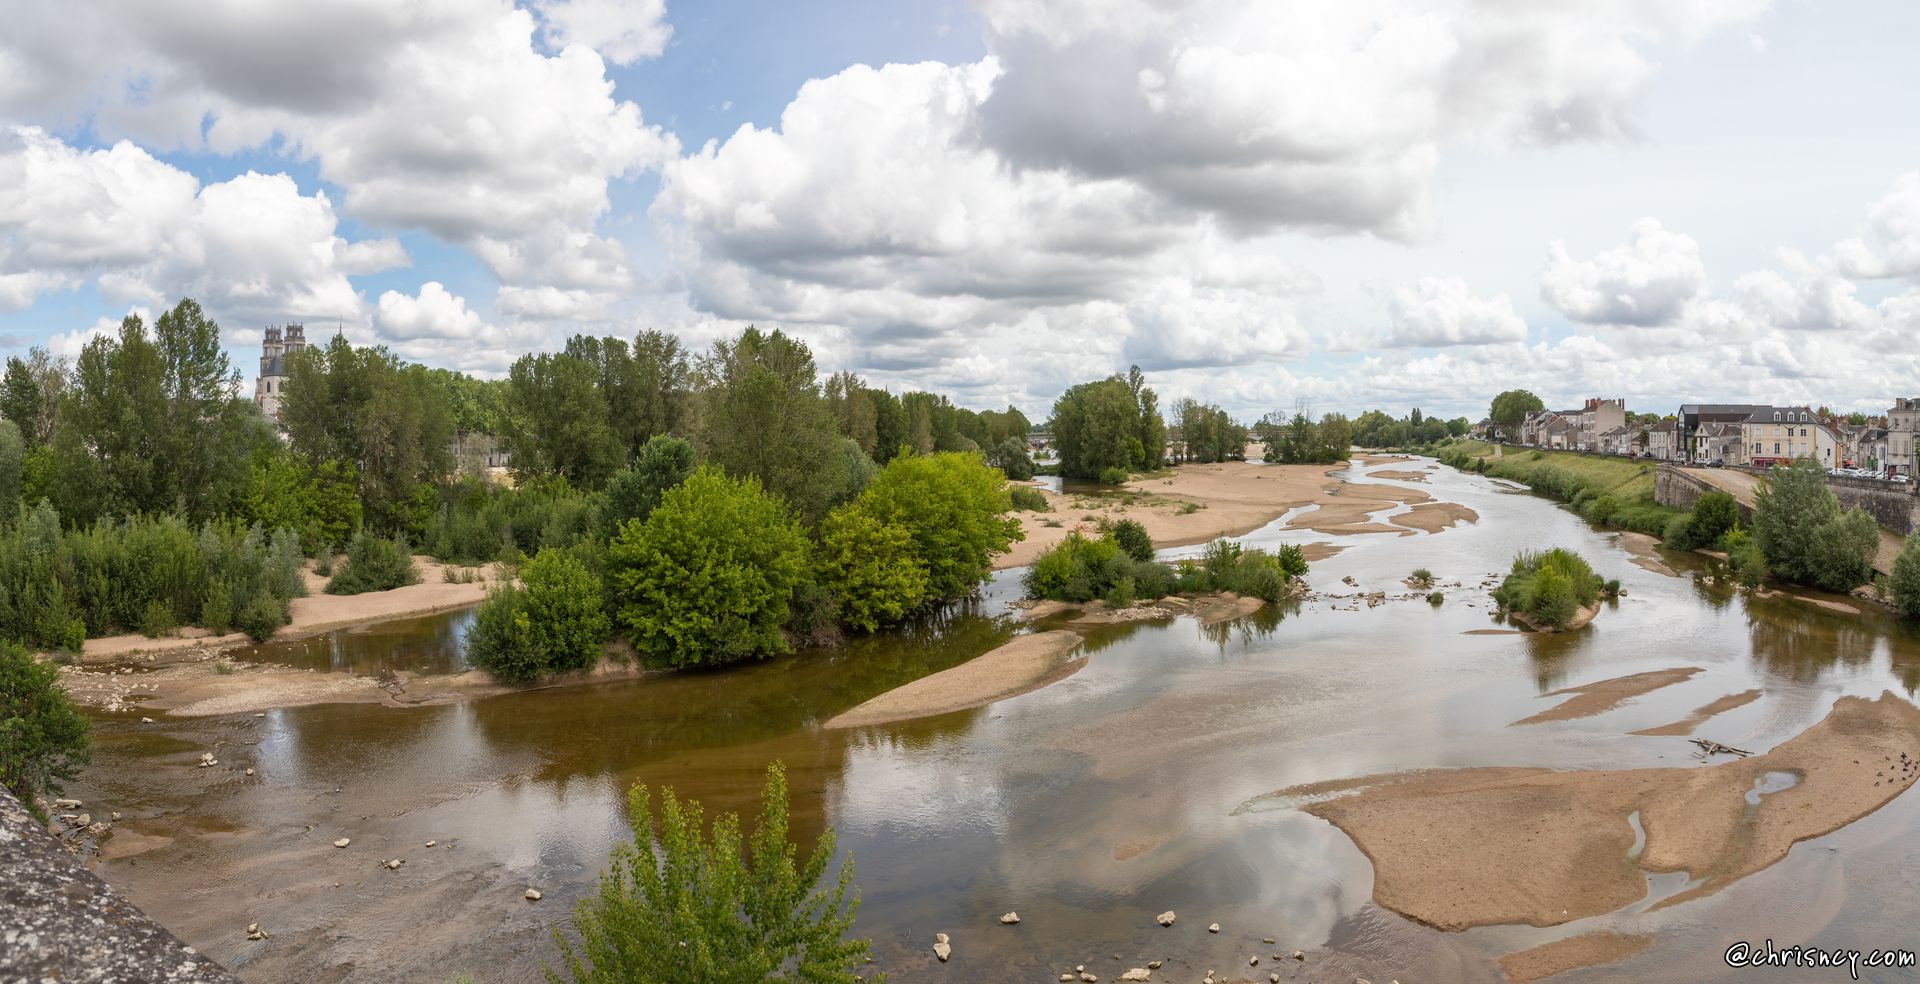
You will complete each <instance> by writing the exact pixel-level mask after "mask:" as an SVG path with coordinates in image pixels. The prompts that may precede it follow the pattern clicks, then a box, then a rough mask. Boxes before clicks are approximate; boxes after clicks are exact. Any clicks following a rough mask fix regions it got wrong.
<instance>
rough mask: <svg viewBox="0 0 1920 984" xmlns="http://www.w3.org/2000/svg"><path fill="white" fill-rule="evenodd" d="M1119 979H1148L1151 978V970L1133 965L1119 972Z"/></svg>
mask: <svg viewBox="0 0 1920 984" xmlns="http://www.w3.org/2000/svg"><path fill="white" fill-rule="evenodd" d="M1120 979H1121V980H1123V981H1150V980H1153V971H1151V970H1148V969H1147V968H1145V967H1135V968H1133V969H1132V970H1129V971H1127V972H1126V973H1124V974H1121V975H1120Z"/></svg>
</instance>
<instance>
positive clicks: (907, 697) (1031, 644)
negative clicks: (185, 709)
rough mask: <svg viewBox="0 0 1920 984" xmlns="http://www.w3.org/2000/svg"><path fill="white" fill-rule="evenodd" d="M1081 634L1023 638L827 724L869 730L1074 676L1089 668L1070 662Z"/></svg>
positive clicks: (982, 703)
mask: <svg viewBox="0 0 1920 984" xmlns="http://www.w3.org/2000/svg"><path fill="white" fill-rule="evenodd" d="M1079 648H1080V634H1079V633H1077V632H1073V631H1070V630H1067V629H1055V630H1053V631H1051V632H1036V633H1034V634H1032V635H1025V636H1020V637H1018V638H1015V639H1013V640H1012V641H1010V642H1008V643H1007V644H1005V645H1003V646H1001V647H999V648H997V649H994V650H991V651H989V652H987V653H986V654H984V655H982V656H979V657H976V658H974V659H971V660H968V661H967V662H965V663H962V664H960V665H959V666H955V667H952V668H950V669H945V670H941V671H940V672H938V673H935V674H933V675H931V676H925V677H921V678H920V679H918V680H915V681H913V682H912V683H908V684H905V685H903V686H899V687H895V688H893V689H892V690H889V691H887V692H886V693H884V694H881V695H880V696H878V697H875V698H873V699H872V700H869V701H867V702H866V703H864V704H861V705H860V706H858V707H855V708H854V709H852V710H850V711H846V712H844V713H842V714H840V715H838V716H836V717H834V718H832V719H831V720H829V721H827V724H826V726H827V727H828V728H863V727H868V726H871V725H877V724H892V723H895V722H898V721H909V720H912V719H914V718H923V717H932V716H934V715H936V714H948V713H951V712H953V711H963V710H966V709H968V708H971V707H984V706H986V705H988V704H991V703H993V702H994V701H998V700H1005V699H1006V698H1008V697H1016V696H1018V695H1020V694H1024V693H1027V692H1029V691H1033V690H1038V689H1040V688H1041V687H1044V686H1046V685H1047V684H1049V683H1053V682H1054V681H1056V680H1061V679H1064V678H1066V677H1068V676H1072V675H1073V674H1074V673H1075V672H1077V671H1078V670H1079V669H1080V667H1082V666H1084V665H1085V664H1086V660H1084V659H1069V658H1068V656H1069V655H1070V654H1071V653H1073V651H1074V650H1076V649H1079Z"/></svg>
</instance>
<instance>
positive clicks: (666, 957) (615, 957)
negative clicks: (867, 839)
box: [546, 762, 882, 984]
mask: <svg viewBox="0 0 1920 984" xmlns="http://www.w3.org/2000/svg"><path fill="white" fill-rule="evenodd" d="M762 800H763V801H762V806H761V813H760V822H759V824H758V825H757V826H756V828H755V829H754V831H753V833H752V834H751V835H750V836H743V835H742V832H741V829H740V819H739V817H737V816H736V815H734V814H731V813H728V814H723V815H721V816H720V817H717V818H715V820H714V821H713V824H712V827H711V832H710V833H709V828H708V825H707V822H706V815H705V811H703V810H702V809H701V808H700V804H699V803H696V802H694V801H692V800H688V801H686V802H684V803H683V802H681V801H680V800H679V799H677V798H676V797H675V796H674V795H673V790H671V789H663V790H661V794H660V801H661V802H660V824H659V829H658V831H657V832H656V831H655V828H654V822H653V812H652V810H651V808H650V807H651V804H650V802H649V800H648V797H647V791H646V788H645V787H643V786H635V787H634V788H633V790H632V791H631V792H630V793H629V794H628V796H627V815H628V816H629V817H630V818H631V822H632V824H633V841H632V843H623V844H621V845H619V846H618V847H616V848H614V851H613V859H612V863H611V867H610V869H609V870H608V871H607V873H606V874H604V875H602V876H601V878H600V887H599V890H598V891H597V892H595V893H594V894H592V895H590V896H588V897H586V898H585V899H582V900H581V901H580V903H579V905H577V906H576V907H575V908H574V911H573V928H574V932H575V933H577V934H578V935H579V937H580V939H579V944H578V946H577V947H576V946H575V944H574V942H573V941H572V940H570V939H568V938H567V936H566V935H565V934H563V933H562V932H560V931H559V930H558V929H555V930H554V933H553V938H554V942H555V944H556V945H557V946H558V947H559V949H560V956H561V967H562V970H561V971H554V970H552V969H549V970H547V971H546V977H547V980H548V981H551V982H556V984H558V982H562V981H571V982H574V984H679V982H681V981H700V982H703V984H762V982H775V981H778V982H792V984H799V982H806V984H855V982H857V981H860V980H863V979H864V980H868V981H874V982H878V981H880V980H881V979H882V978H881V977H880V976H879V975H874V976H872V977H865V978H863V977H860V976H856V975H857V972H860V971H863V970H864V969H865V965H866V962H867V952H868V949H869V947H870V944H869V943H868V941H866V940H862V939H847V938H846V936H847V933H848V932H849V931H850V930H851V929H852V928H853V920H854V916H855V914H856V913H858V912H859V909H860V896H859V893H858V891H857V890H855V889H854V888H853V859H852V858H851V857H849V858H847V860H846V861H844V862H843V863H842V864H841V865H840V874H839V877H838V880H837V881H836V882H835V884H834V886H833V887H832V888H831V889H824V888H821V887H819V886H820V884H821V881H822V879H823V878H824V877H825V875H826V871H827V864H828V862H829V861H831V860H832V858H833V851H834V833H833V828H831V827H828V828H827V829H826V831H825V832H823V833H822V834H821V835H820V839H819V840H818V841H817V842H816V843H815V844H814V847H813V851H812V853H810V854H809V855H808V856H807V857H806V858H805V859H804V860H803V859H801V858H800V857H799V856H798V853H797V852H796V850H795V848H794V847H793V845H792V844H790V843H789V842H788V827H787V775H786V769H785V767H783V766H782V765H781V764H780V763H779V762H774V763H773V764H771V765H769V766H767V782H766V787H765V790H764V792H763V794H762ZM656 845H658V846H657V847H656Z"/></svg>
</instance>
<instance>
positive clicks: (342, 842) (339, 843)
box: [333, 837, 353, 847]
mask: <svg viewBox="0 0 1920 984" xmlns="http://www.w3.org/2000/svg"><path fill="white" fill-rule="evenodd" d="M351 843H353V841H352V840H351V839H350V838H346V837H342V838H340V839H339V840H337V841H334V842H333V846H334V847H346V846H347V845H348V844H351Z"/></svg>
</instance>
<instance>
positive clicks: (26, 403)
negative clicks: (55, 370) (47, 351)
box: [0, 356, 40, 443]
mask: <svg viewBox="0 0 1920 984" xmlns="http://www.w3.org/2000/svg"><path fill="white" fill-rule="evenodd" d="M0 418H4V419H6V420H10V421H12V422H13V425H14V428H15V430H16V431H17V432H18V433H19V434H20V435H21V438H22V440H34V441H35V442H36V443H37V442H38V439H39V437H40V433H39V428H40V381H39V380H37V379H35V378H34V376H33V371H32V370H31V369H29V368H27V364H26V363H25V362H24V361H22V360H21V359H20V357H19V356H8V357H7V371H6V375H5V376H4V377H0Z"/></svg>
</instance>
